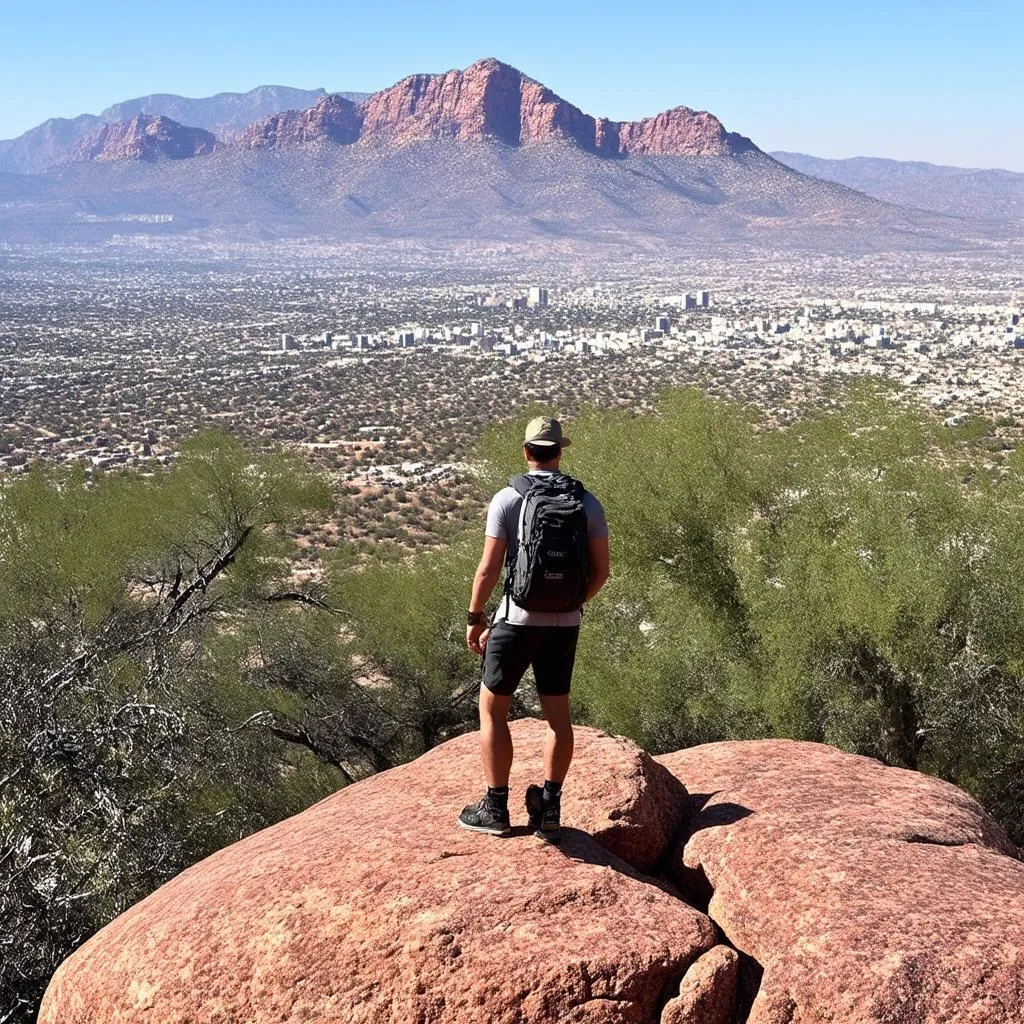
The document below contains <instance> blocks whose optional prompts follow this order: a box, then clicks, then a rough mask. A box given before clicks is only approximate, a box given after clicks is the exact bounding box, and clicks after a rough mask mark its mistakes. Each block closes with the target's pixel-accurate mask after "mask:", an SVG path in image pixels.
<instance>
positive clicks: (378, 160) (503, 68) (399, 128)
mask: <svg viewBox="0 0 1024 1024" xmlns="http://www.w3.org/2000/svg"><path fill="white" fill-rule="evenodd" d="M144 117H145V116H144V115H137V116H136V117H135V118H133V120H132V121H129V122H119V123H118V124H117V125H111V126H107V127H102V126H101V127H100V128H95V127H94V128H93V129H92V134H91V135H90V136H89V137H88V139H87V140H86V141H84V142H81V143H80V144H76V146H73V147H71V148H70V149H69V151H68V153H67V156H66V159H65V161H64V162H63V163H62V164H61V165H60V166H58V167H55V168H53V169H51V170H50V171H49V172H48V173H47V174H45V175H41V176H37V180H40V181H45V182H46V188H45V189H42V190H39V191H37V192H36V193H35V194H34V195H33V194H28V198H25V195H26V189H25V188H24V186H23V184H22V183H21V181H20V180H19V179H17V178H16V177H10V178H6V179H5V178H0V240H29V241H31V240H45V241H58V242H62V241H67V240H83V241H84V240H96V239H102V238H107V237H110V236H111V235H112V234H120V235H123V234H125V233H130V232H132V231H135V232H145V233H147V234H154V233H155V234H176V233H183V232H192V233H195V232H204V233H207V234H210V235H211V236H215V237H218V238H225V239H235V240H263V239H276V238H313V237H316V238H330V239H336V240H366V241H369V242H375V243H381V242H388V241H390V240H394V239H415V240H419V241H427V242H434V241H443V242H455V241H460V240H463V241H464V240H469V239H473V240H490V241H494V242H514V243H531V244H532V243H554V244H558V245H564V244H567V243H576V242H581V243H585V244H590V243H594V242H600V243H619V244H626V245H629V246H638V245H639V246H649V245H664V244H668V245H675V246H678V245H686V246H693V245H717V244H722V243H733V242H738V243H744V244H749V243H756V244H762V245H764V244H768V245H780V246H782V245H784V246H790V247H797V248H808V249H821V248H825V249H828V250H843V249H846V250H850V251H864V250H865V249H879V248H885V249H892V248H904V247H922V246H923V247H930V248H946V247H949V246H951V245H952V246H962V245H964V244H974V243H975V242H976V241H978V240H979V239H983V238H984V232H979V231H978V230H977V229H976V227H975V226H974V225H973V224H972V223H970V222H968V221H964V220H956V219H953V218H943V217H939V216H937V215H935V214H926V213H922V212H920V211H906V210H901V209H899V208H896V207H894V206H891V205H888V204H886V203H883V202H880V201H878V200H877V199H873V198H869V197H868V196H866V195H863V194H861V193H859V192H856V191H852V190H850V189H849V188H845V187H843V186H841V185H838V184H835V183H832V182H824V181H820V180H817V179H815V178H812V177H808V176H806V175H804V174H800V173H798V172H796V171H794V170H792V169H791V168H789V167H786V166H784V165H783V164H781V163H779V162H778V161H776V160H774V159H772V158H771V157H770V156H768V155H767V154H765V153H763V152H762V151H761V150H760V149H758V148H757V146H755V145H754V144H753V142H751V141H750V140H749V139H747V138H745V137H744V136H742V135H738V134H736V133H734V132H729V131H727V130H726V129H725V127H724V126H723V125H722V123H721V121H719V120H718V118H716V117H715V116H714V115H713V114H710V113H708V112H695V111H693V110H690V109H689V108H687V107H675V108H673V109H672V110H668V111H665V112H663V113H661V114H658V115H656V116H654V117H650V118H645V119H643V120H639V121H622V122H620V121H612V120H610V119H608V118H602V117H594V116H592V115H590V114H587V113H584V112H583V111H581V110H580V109H579V108H578V107H576V106H574V105H572V104H571V103H569V102H567V101H566V100H564V99H562V98H561V97H559V96H557V95H556V94H555V93H554V92H552V91H551V90H550V89H548V88H546V87H545V86H544V85H542V84H540V83H539V82H536V81H534V80H533V79H530V78H528V77H527V76H525V75H523V74H522V73H521V72H519V71H517V70H516V69H515V68H512V67H510V66H509V65H507V64H502V63H501V62H499V61H496V60H484V61H479V62H477V63H476V64H473V65H471V66H470V67H469V68H466V69H465V70H463V71H448V72H445V73H444V74H439V75H413V76H410V77H408V78H405V79H402V81H400V82H398V83H396V84H395V85H393V86H391V87H390V88H388V89H384V90H382V91H380V92H378V93H374V94H373V95H371V96H370V97H368V98H367V99H366V100H365V101H364V102H362V103H358V104H357V103H355V102H354V101H351V100H348V99H346V98H344V97H342V96H339V95H330V96H321V97H319V98H318V99H317V100H316V102H315V103H314V104H313V105H312V106H311V107H308V108H306V109H304V110H290V111H284V112H278V113H275V114H273V115H270V116H269V117H266V118H262V119H259V120H258V121H256V122H254V123H253V124H251V125H250V126H249V127H248V128H246V129H245V130H244V131H243V132H242V133H241V135H240V137H239V140H238V141H237V142H235V143H230V144H223V145H216V144H213V142H212V141H211V140H212V136H210V135H209V134H208V133H204V132H203V130H201V129H194V128H186V127H185V126H183V125H180V124H178V123H177V122H175V121H173V120H169V119H167V118H150V119H149V120H145V119H144ZM189 133H198V134H189ZM158 157H171V158H172V159H158ZM15 195H17V196H18V197H19V198H17V199H15V198H14V196H15ZM9 196H10V197H11V200H10V201H8V202H5V199H8V197H9ZM993 230H994V229H993ZM990 233H991V231H990Z"/></svg>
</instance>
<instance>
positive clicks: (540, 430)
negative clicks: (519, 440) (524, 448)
mask: <svg viewBox="0 0 1024 1024" xmlns="http://www.w3.org/2000/svg"><path fill="white" fill-rule="evenodd" d="M523 444H549V445H552V446H554V445H557V446H558V447H559V448H568V447H569V445H571V444H572V441H570V440H569V438H567V437H566V436H565V435H564V434H563V433H562V424H561V423H559V422H558V420H556V419H554V418H553V417H552V416H538V417H536V418H535V419H532V420H530V422H529V423H527V424H526V435H525V437H524V438H523Z"/></svg>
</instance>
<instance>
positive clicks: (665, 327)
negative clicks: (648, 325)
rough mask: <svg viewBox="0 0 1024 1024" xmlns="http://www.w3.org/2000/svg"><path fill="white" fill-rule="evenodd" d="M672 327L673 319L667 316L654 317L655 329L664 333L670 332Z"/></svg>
mask: <svg viewBox="0 0 1024 1024" xmlns="http://www.w3.org/2000/svg"><path fill="white" fill-rule="evenodd" d="M671 328H672V321H671V320H669V318H668V317H667V316H656V317H655V318H654V329H655V330H656V331H661V333H662V334H668V332H669V331H670V330H671Z"/></svg>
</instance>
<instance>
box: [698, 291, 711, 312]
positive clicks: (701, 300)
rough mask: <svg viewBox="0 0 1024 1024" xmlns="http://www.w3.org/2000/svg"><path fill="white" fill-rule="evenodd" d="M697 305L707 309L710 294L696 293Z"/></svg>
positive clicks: (709, 303) (709, 302)
mask: <svg viewBox="0 0 1024 1024" xmlns="http://www.w3.org/2000/svg"><path fill="white" fill-rule="evenodd" d="M697 305H698V306H700V308H701V309H707V308H708V307H709V306H710V305H711V292H697Z"/></svg>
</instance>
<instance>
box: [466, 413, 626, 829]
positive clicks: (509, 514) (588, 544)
mask: <svg viewBox="0 0 1024 1024" xmlns="http://www.w3.org/2000/svg"><path fill="white" fill-rule="evenodd" d="M570 443H571V442H570V441H569V438H567V437H565V436H563V434H562V425H561V424H560V423H559V422H558V420H556V419H552V418H550V417H547V416H539V417H537V418H536V419H534V420H531V421H530V423H529V424H528V425H527V427H526V435H525V438H524V441H523V455H524V457H525V458H526V463H527V466H528V472H527V473H526V474H525V475H524V476H517V477H513V478H512V479H511V480H510V481H509V486H508V487H505V488H503V489H502V490H500V491H499V492H498V493H497V494H496V495H495V496H494V497H493V498H492V499H491V504H490V507H489V509H488V510H487V527H486V530H485V537H484V553H483V557H482V558H481V559H480V565H479V567H478V568H477V571H476V576H475V577H474V579H473V593H472V596H471V598H470V603H469V615H468V617H467V622H468V625H467V628H466V646H467V647H469V649H470V650H471V651H474V652H475V653H476V654H481V655H483V658H484V665H483V685H482V686H481V687H480V752H481V756H482V758H483V766H484V777H485V778H486V780H487V792H486V794H485V795H484V797H483V799H482V800H480V801H479V802H478V803H476V804H470V805H469V806H468V807H466V808H465V809H464V810H463V811H462V814H461V815H459V825H460V826H461V827H462V828H467V829H472V830H473V831H476V832H489V833H491V834H492V835H506V834H507V833H508V832H509V829H510V827H511V824H510V821H509V813H508V780H509V774H510V772H511V770H512V755H513V751H512V734H511V733H510V731H509V727H508V712H509V707H510V706H511V704H512V696H513V694H514V693H515V692H516V689H517V688H518V686H519V683H520V681H521V680H522V678H523V675H524V673H525V672H526V669H527V667H530V666H532V668H533V675H534V680H535V681H536V684H537V695H538V697H539V698H540V705H541V709H542V711H543V714H544V718H545V720H546V721H547V723H548V731H547V739H546V742H545V745H544V786H543V788H542V787H540V786H537V785H531V786H530V787H528V789H527V791H526V809H527V813H528V815H529V822H530V827H531V828H532V829H533V830H534V833H535V834H536V835H538V836H540V837H541V838H542V839H545V840H547V841H548V842H551V843H557V842H558V841H559V839H560V838H561V834H560V826H561V793H562V783H563V781H564V780H565V776H566V774H567V773H568V771H569V765H570V763H571V762H572V754H573V732H572V722H571V720H570V718H569V687H570V684H571V682H572V670H573V664H574V662H575V659H576V640H577V637H578V636H579V628H580V617H581V611H580V610H581V608H582V606H583V605H584V603H586V602H587V601H589V600H590V599H591V598H592V597H593V596H594V595H595V594H596V593H597V592H598V591H599V590H600V589H601V587H603V586H604V584H605V582H606V581H607V579H608V572H609V560H608V524H607V522H606V521H605V515H604V509H603V508H602V507H601V503H600V502H599V501H598V500H597V498H595V497H594V496H593V495H592V494H590V492H589V491H587V490H586V489H585V488H584V487H583V485H582V484H581V483H580V482H579V481H578V480H574V479H573V478H572V477H570V476H567V475H566V474H564V473H562V472H561V471H560V470H559V462H560V461H561V458H562V450H563V449H564V448H567V447H568V446H569V444H570ZM502 566H505V569H506V574H505V590H504V593H503V595H502V598H501V600H500V602H499V604H498V608H497V610H496V612H495V614H494V618H493V620H492V622H491V625H490V626H489V627H488V625H487V618H486V615H485V613H484V606H485V605H486V603H487V600H488V598H489V597H490V596H491V593H492V592H493V590H494V587H495V584H496V583H497V582H498V580H499V578H500V577H501V570H502Z"/></svg>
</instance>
